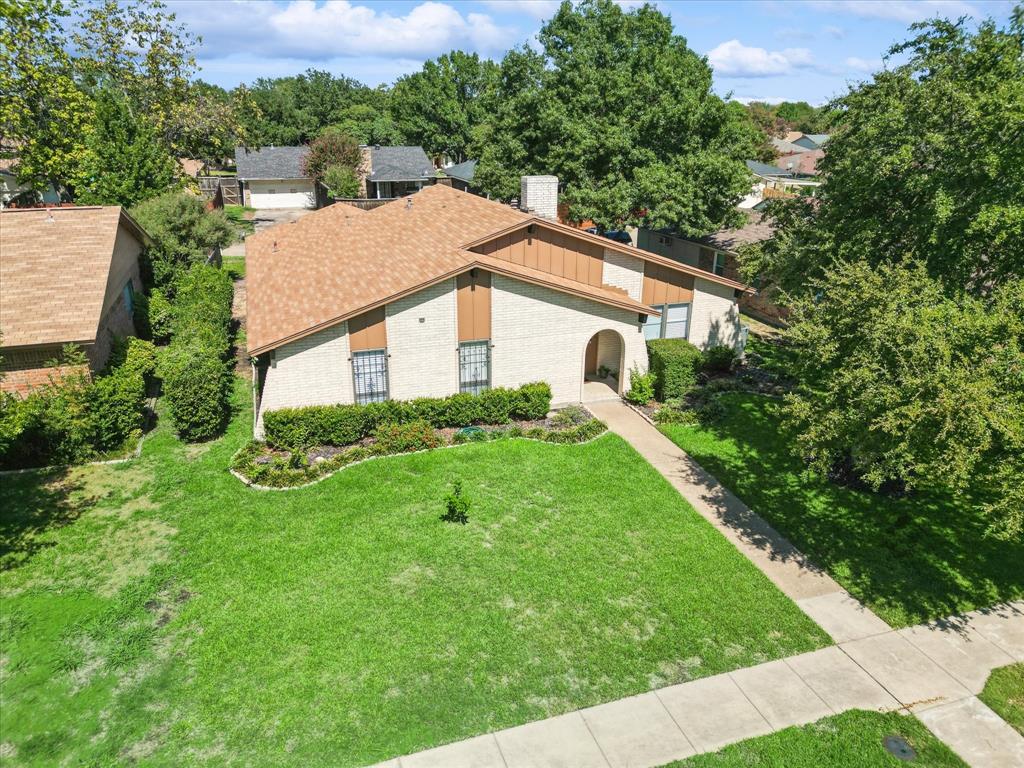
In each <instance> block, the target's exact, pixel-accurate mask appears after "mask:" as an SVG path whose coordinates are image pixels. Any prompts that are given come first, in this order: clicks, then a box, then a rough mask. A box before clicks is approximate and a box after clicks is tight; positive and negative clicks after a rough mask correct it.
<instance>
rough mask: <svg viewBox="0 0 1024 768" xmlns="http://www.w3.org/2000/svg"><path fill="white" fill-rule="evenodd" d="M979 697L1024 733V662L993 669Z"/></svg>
mask: <svg viewBox="0 0 1024 768" xmlns="http://www.w3.org/2000/svg"><path fill="white" fill-rule="evenodd" d="M978 698H980V699H981V700H982V701H983V702H985V703H986V704H988V706H989V707H991V708H992V709H993V710H994V711H995V712H996V713H997V714H998V715H999V716H1000V717H1001V718H1003V720H1005V721H1006V722H1008V723H1009V724H1010V725H1012V726H1013V727H1014V728H1016V729H1017V731H1018V732H1019V733H1020V734H1021V735H1024V663H1021V664H1010V665H1008V666H1005V667H1000V668H999V669H996V670H993V671H992V674H991V675H989V678H988V680H987V681H986V683H985V690H983V691H982V692H981V695H980V696H979V697H978Z"/></svg>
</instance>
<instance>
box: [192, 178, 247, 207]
mask: <svg viewBox="0 0 1024 768" xmlns="http://www.w3.org/2000/svg"><path fill="white" fill-rule="evenodd" d="M197 179H198V181H199V191H200V192H201V193H202V195H203V197H205V198H206V199H208V200H212V199H213V198H215V197H216V196H217V190H220V193H221V195H222V196H223V198H224V205H241V204H242V198H241V196H240V195H239V194H238V179H236V178H235V177H234V176H199V177H197Z"/></svg>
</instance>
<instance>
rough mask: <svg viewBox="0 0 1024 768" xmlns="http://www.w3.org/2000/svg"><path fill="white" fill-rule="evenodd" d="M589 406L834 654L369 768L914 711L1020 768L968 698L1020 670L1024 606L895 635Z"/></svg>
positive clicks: (656, 745)
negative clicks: (1003, 670)
mask: <svg viewBox="0 0 1024 768" xmlns="http://www.w3.org/2000/svg"><path fill="white" fill-rule="evenodd" d="M587 407H588V408H589V409H590V410H591V411H592V412H593V413H594V415H595V416H597V417H598V418H600V419H601V420H603V421H604V422H605V423H606V424H608V426H609V428H610V429H611V430H612V431H614V432H616V433H617V434H619V435H620V436H621V437H623V438H624V439H625V440H626V441H627V442H629V443H630V444H631V445H632V446H633V447H634V448H635V449H636V450H637V451H638V452H639V453H640V454H641V455H642V456H644V458H646V459H647V460H648V461H649V462H650V463H651V464H652V465H653V466H654V467H655V469H657V470H658V471H659V472H661V474H662V475H664V476H665V478H666V479H667V480H668V481H669V482H670V483H671V484H672V486H673V487H674V488H676V490H678V491H679V493H680V494H681V495H682V496H683V497H684V498H685V499H686V500H687V501H688V502H690V504H691V505H692V506H693V507H694V508H695V509H696V510H697V511H698V512H699V513H700V514H701V515H703V516H704V517H705V518H706V519H707V520H708V521H709V522H710V523H711V524H712V525H714V526H715V527H716V528H717V529H718V530H719V531H721V533H722V534H723V535H724V536H725V537H726V538H727V539H729V541H731V542H732V543H733V544H734V545H735V546H736V548H737V549H739V551H740V552H742V553H743V554H744V555H745V556H746V557H748V558H749V559H750V560H751V562H753V563H754V564H755V565H756V566H757V567H758V568H760V569H761V570H762V571H763V572H764V573H765V574H766V575H767V576H768V578H769V579H771V581H772V582H773V583H774V584H775V585H776V586H778V587H779V589H780V590H782V591H783V592H784V593H785V594H787V595H788V596H789V597H791V598H792V599H793V600H794V601H795V602H796V604H797V605H798V606H800V608H801V609H803V611H804V612H805V613H807V615H808V616H810V617H811V618H812V619H813V620H814V621H816V622H817V623H818V624H819V625H820V626H821V627H822V628H823V629H824V630H825V631H826V632H828V634H829V635H831V637H832V638H833V640H834V641H835V642H836V643H837V645H834V646H830V647H828V648H823V649H821V650H818V651H813V652H811V653H805V654H802V655H799V656H793V657H790V658H787V659H780V660H777V661H771V662H768V663H765V664H760V665H757V666H754V667H748V668H746V669H741V670H736V671H734V672H729V673H726V674H722V675H716V676H714V677H708V678H703V679H701V680H695V681H693V682H689V683H682V684H680V685H675V686H670V687H668V688H661V689H659V690H656V691H649V692H647V693H643V694H640V695H637V696H631V697H629V698H626V699H621V700H619V701H613V702H609V703H607V704H601V705H599V706H596V707H591V708H590V709H584V710H580V711H577V712H571V713H569V714H565V715H559V716H557V717H553V718H549V719H547V720H540V721H537V722H533V723H527V724H526V725H521V726H518V727H515V728H509V729H506V730H503V731H498V732H496V733H492V734H487V735H484V736H478V737H476V738H473V739H469V740H467V741H462V742H456V743H454V744H449V745H446V746H443V747H438V748H436V749H431V750H427V751H425V752H419V753H416V754H413V755H408V756H405V757H401V758H394V759H392V760H389V761H387V762H384V763H380V764H379V766H380V768H385V767H386V768H461V767H466V768H470V767H472V768H590V767H591V766H593V767H594V768H618V767H619V766H622V767H623V768H627V767H628V768H654V767H655V766H661V765H664V764H665V763H668V762H670V761H672V760H679V759H682V758H686V757H689V756H691V755H694V754H698V753H702V752H712V751H715V750H718V749H721V748H722V747H724V746H726V745H728V744H732V743H735V742H737V741H742V740H743V739H748V738H751V737H754V736H759V735H762V734H766V733H771V732H772V731H776V730H779V729H782V728H787V727H789V726H792V725H800V724H804V723H810V722H813V721H815V720H818V719H820V718H822V717H826V716H828V715H832V714H839V713H841V712H845V711H846V710H849V709H867V710H877V711H890V710H903V711H906V712H913V713H914V714H916V715H917V716H918V717H919V718H920V719H921V720H922V722H924V723H925V724H926V725H927V726H928V727H929V728H931V729H932V730H933V731H934V732H935V733H936V735H937V736H938V737H939V738H940V739H942V740H943V741H945V742H946V743H947V744H948V745H949V746H950V747H951V748H952V749H953V750H954V751H956V752H957V753H958V754H959V755H960V756H961V757H962V758H963V759H964V760H965V761H966V762H967V763H968V764H969V765H971V766H972V767H973V768H1011V767H1014V768H1020V766H1024V739H1022V738H1021V736H1020V734H1018V733H1017V732H1016V731H1014V730H1013V729H1012V728H1010V726H1008V725H1007V724H1006V723H1005V722H1003V721H1002V720H1001V719H1000V718H999V717H998V716H996V715H995V713H993V712H992V711H991V710H989V709H988V707H986V706H985V705H984V704H982V703H981V702H980V701H979V700H978V699H977V698H976V694H977V693H979V692H980V691H981V689H982V687H984V684H985V680H986V679H987V678H988V675H989V673H990V672H991V671H992V670H993V669H994V668H996V667H1000V666H1003V665H1005V664H1011V663H1013V662H1014V661H1024V601H1022V602H1018V603H1012V604H1008V605H1004V606H997V607H996V608H993V609H988V610H984V611H974V612H972V613H969V614H966V615H964V616H958V617H952V618H949V619H944V620H942V621H937V622H933V623H930V624H924V625H919V626H916V627H910V628H907V629H902V630H898V631H897V630H893V629H892V628H890V627H889V625H888V624H886V623H885V622H884V621H882V620H881V619H880V618H878V616H876V615H875V614H874V613H872V612H871V611H869V610H868V609H867V608H865V607H864V606H863V605H861V604H860V603H859V602H858V601H857V600H855V599H854V598H853V597H851V596H850V595H849V594H848V593H847V592H846V591H844V590H843V589H842V587H840V586H839V584H837V583H836V582H835V581H834V580H833V579H832V578H831V577H830V576H828V574H826V573H824V572H823V571H822V570H821V569H819V568H817V567H816V566H814V564H813V563H811V562H810V561H809V560H808V559H807V558H806V557H805V556H804V555H802V554H801V553H800V552H799V551H798V550H797V549H796V548H795V547H794V546H793V545H792V544H791V543H790V542H789V541H787V540H786V539H785V538H784V537H782V536H781V535H780V534H779V533H778V532H777V531H776V530H775V529H774V528H772V527H771V526H770V525H768V523H767V522H766V521H764V520H763V519H762V518H760V517H759V516H758V515H756V514H755V513H754V512H753V511H751V510H750V509H749V508H748V507H747V506H746V505H745V504H743V502H741V501H740V500H739V499H738V498H736V496H734V495H733V494H732V493H730V492H729V491H728V490H727V489H726V488H724V487H722V486H721V484H719V483H718V481H717V480H715V479H714V478H713V477H712V476H711V475H709V474H708V473H707V472H705V471H704V470H703V469H702V468H701V467H700V466H699V465H698V464H697V463H696V462H694V461H693V460H692V459H691V458H690V457H689V456H687V455H686V454H685V453H684V452H683V451H682V450H680V449H679V448H678V447H677V446H676V445H675V444H674V443H673V442H672V441H670V440H669V439H668V438H666V437H665V436H664V435H662V434H661V433H660V432H658V430H657V429H655V428H654V427H653V426H652V425H651V424H650V423H649V422H648V421H647V420H646V419H644V418H642V417H641V416H640V415H639V414H637V413H636V412H635V411H633V410H632V409H630V408H628V407H626V406H625V405H623V404H622V403H621V402H619V401H614V402H613V401H609V402H593V403H588V404H587Z"/></svg>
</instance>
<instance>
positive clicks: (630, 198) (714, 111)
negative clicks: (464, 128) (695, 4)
mask: <svg viewBox="0 0 1024 768" xmlns="http://www.w3.org/2000/svg"><path fill="white" fill-rule="evenodd" d="M538 41H539V43H540V46H541V49H542V51H541V52H535V51H533V50H531V49H529V48H523V49H520V50H515V51H512V52H510V53H509V54H508V55H507V56H506V57H505V59H504V60H503V62H502V65H501V73H500V77H499V81H498V85H497V87H496V88H495V90H494V92H493V93H492V94H491V98H490V99H489V100H488V101H489V103H488V108H487V110H486V114H488V115H489V116H491V118H490V124H489V125H487V126H485V127H484V128H483V129H482V131H481V141H480V144H481V145H482V146H483V152H482V155H481V158H480V166H479V168H478V170H477V174H478V176H479V178H480V182H481V183H482V184H483V186H484V188H485V189H486V190H487V191H488V192H490V193H491V194H493V195H495V196H498V197H510V196H512V195H513V194H515V192H516V190H517V187H518V178H519V176H520V175H521V174H523V173H552V174H555V175H557V176H558V177H559V178H560V179H561V180H562V181H563V182H564V184H565V192H564V199H565V200H566V202H568V203H569V213H570V215H571V216H572V217H573V218H575V219H591V220H593V221H594V222H595V223H596V224H597V225H598V226H601V227H605V228H611V227H615V226H621V225H622V224H624V223H627V222H628V223H644V224H647V225H649V226H652V227H666V226H668V227H674V228H676V229H678V230H679V231H681V232H683V233H686V234H690V235H694V234H705V233H707V232H708V231H711V230H714V229H717V228H718V227H721V226H723V225H728V224H733V223H736V222H737V219H738V215H737V213H736V210H735V207H734V206H735V203H736V201H737V200H738V199H739V198H740V197H741V196H742V195H743V194H744V193H745V192H746V191H748V189H749V186H750V181H749V174H748V172H747V169H746V167H745V166H744V164H743V161H744V159H746V158H749V157H752V156H753V155H754V154H755V152H756V147H757V145H758V143H759V142H760V137H759V136H758V134H757V131H756V129H755V128H754V126H753V124H752V123H751V122H750V121H749V120H746V119H743V118H742V117H741V116H740V115H738V114H737V112H736V111H734V110H733V109H730V108H729V107H728V106H727V105H726V104H725V103H724V102H723V101H722V99H720V98H719V97H718V96H716V95H715V94H714V93H712V91H711V70H710V68H709V67H708V65H707V63H706V61H705V60H704V59H702V58H701V57H700V56H698V55H697V54H696V53H694V52H693V51H692V50H690V48H688V47H687V45H686V40H685V39H683V38H682V37H680V36H678V35H676V34H674V33H673V31H672V23H671V20H670V19H669V18H668V17H667V16H665V15H664V14H662V13H660V12H659V11H657V10H656V9H654V8H653V7H651V6H646V5H645V6H643V7H640V8H638V9H636V10H632V11H629V12H625V11H623V10H622V9H621V8H620V7H619V6H618V5H617V4H615V3H613V2H611V0H584V2H582V3H579V4H578V5H577V6H575V7H573V6H572V5H571V4H569V3H563V4H562V6H561V7H560V8H559V10H558V11H557V12H556V13H555V15H554V16H553V17H552V18H551V19H550V20H549V21H548V22H547V23H546V24H545V25H544V26H543V27H542V28H541V30H540V33H539V34H538Z"/></svg>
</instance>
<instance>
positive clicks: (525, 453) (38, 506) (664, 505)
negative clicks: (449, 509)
mask: <svg viewBox="0 0 1024 768" xmlns="http://www.w3.org/2000/svg"><path fill="white" fill-rule="evenodd" d="M247 397H248V391H247V388H246V384H245V383H243V382H241V381H240V382H239V384H238V387H237V391H236V399H237V402H238V404H239V407H238V412H237V413H236V415H235V417H234V419H233V421H232V423H231V426H230V427H229V430H228V432H227V434H226V435H225V436H224V437H223V438H221V439H219V440H216V441H213V442H210V443H207V444H201V445H191V446H189V445H183V444H181V443H180V442H178V441H177V440H176V439H175V437H174V436H173V434H172V433H171V432H170V430H169V429H168V428H167V426H166V424H162V425H160V426H159V427H158V428H157V430H156V431H155V432H154V433H153V434H152V436H151V437H149V438H148V439H147V441H146V443H145V447H144V451H143V456H142V458H141V459H140V460H138V461H136V462H134V463H132V464H127V465H120V466H113V467H112V466H108V467H89V468H83V469H78V470H74V471H71V472H66V473H60V474H57V475H51V476H48V477H46V478H40V477H38V476H32V475H23V476H19V477H16V478H5V479H4V482H3V484H2V488H0V509H2V510H3V512H2V520H3V523H2V533H3V544H4V547H5V549H4V551H3V554H2V558H3V559H2V564H3V567H4V568H5V571H4V577H3V585H2V586H3V608H4V610H3V612H2V613H3V616H2V622H0V632H2V635H0V639H2V643H3V653H4V662H3V666H2V669H3V679H2V693H3V736H2V739H3V746H2V749H3V752H4V755H5V764H10V765H54V764H58V763H64V764H90V765H91V764H98V765H107V764H112V763H118V762H125V763H137V764H140V765H176V766H178V765H218V766H220V765H274V766H282V765H283V766H287V765H296V766H299V765H301V766H308V765H327V764H329V765H356V764H365V763H369V762H374V761H375V760H379V759H383V758H386V757H390V756H394V755H397V754H402V753H407V752H412V751H416V750H419V749H422V748H426V747H429V746H433V745H437V744H440V743H444V742H449V741H454V740H458V739H461V738H465V737H468V736H471V735H474V734H476V733H480V732H484V731H490V730H494V729H497V728H502V727H506V726H510V725H514V724H518V723H522V722H526V721H529V720H533V719H537V718H543V717H546V716H549V715H553V714H557V713H560V712H564V711H567V710H571V709H576V708H579V707H583V706H587V705H590V704H595V703H597V702H601V701H606V700H610V699H614V698H617V697H621V696H625V695H628V694H632V693H636V692H639V691H643V690H647V689H650V688H653V687H657V686H661V685H667V684H670V683H674V682H677V681H681V680H686V679H689V678H695V677H701V676H704V675H710V674H715V673H718V672H722V671H724V670H728V669H734V668H739V667H744V666H748V665H750V664H754V663H757V662H760V661H764V660H767V659H772V658H777V657H781V656H788V655H791V654H794V653H799V652H802V651H807V650H810V649H813V648H816V647H820V646H821V645H823V644H825V643H826V642H827V638H826V637H825V636H824V635H823V633H822V632H821V630H820V629H819V628H818V627H816V626H815V625H814V624H812V623H811V622H810V620H809V619H808V618H807V617H805V616H804V615H803V613H802V612H800V611H799V610H798V609H797V608H796V606H795V605H794V604H793V603H792V602H790V601H789V600H788V599H787V598H785V597H784V596H783V595H782V594H781V593H780V592H778V591H777V590H776V589H775V588H774V587H773V586H772V585H771V584H770V583H769V582H768V581H767V579H766V578H765V577H764V576H763V575H762V574H761V573H760V572H759V571H757V570H756V569H755V568H754V567H753V566H752V565H751V564H750V563H749V562H748V561H747V560H746V559H745V558H743V557H742V556H741V555H739V554H738V553H737V552H736V551H735V550H734V549H733V548H732V547H731V546H730V545H729V544H728V543H727V542H726V541H725V540H724V539H723V538H722V537H721V536H720V535H719V534H717V533H716V532H715V531H714V530H713V529H712V528H711V527H710V526H709V525H708V524H707V523H706V522H705V521H704V520H703V519H702V518H701V517H699V516H698V515H697V514H696V513H695V512H694V511H693V510H692V509H691V508H689V507H688V505H687V504H686V503H685V502H684V501H683V500H682V499H681V498H680V497H679V496H678V495H677V494H676V493H675V492H674V491H673V490H672V489H671V487H670V486H669V485H668V484H667V483H666V482H665V481H664V480H663V479H662V478H661V477H660V475H658V474H657V473H656V472H655V471H654V470H653V469H652V468H651V467H650V466H649V465H648V464H647V463H646V462H644V461H643V460H642V458H641V457H640V456H638V455H637V454H636V453H635V452H634V451H633V450H632V449H631V448H629V446H628V445H627V444H625V443H624V442H623V441H621V440H620V439H618V438H617V437H615V436H611V435H609V436H606V437H603V438H600V439H598V440H596V441H594V442H593V443H590V444H587V445H582V446H559V445H547V444H540V443H534V442H526V441H508V442H502V443H500V444H495V443H486V444H478V445H468V446H465V447H460V448H457V449H451V450H439V451H435V452H431V453H425V454H416V455H408V456H403V457H395V458H389V459H385V460H381V461H375V462H369V463H367V464H363V465H359V466H357V467H353V468H350V469H347V470H346V471H344V472H341V473H339V474H338V475H335V476H333V477H331V478H329V479H328V480H326V481H324V482H322V483H320V484H318V485H316V486H313V487H310V488H307V489H302V490H296V491H288V492H276V493H275V492H259V491H254V490H251V489H248V488H246V487H244V486H243V485H241V484H240V483H239V482H238V481H237V480H235V479H234V478H233V477H231V475H230V474H228V472H227V469H226V468H227V466H228V464H229V460H230V458H231V456H232V454H234V452H235V451H236V450H237V449H238V448H239V447H240V446H241V445H242V444H244V442H245V441H246V440H247V439H248V437H249V433H250V429H251V412H250V411H249V410H248V409H247V408H246V407H245V406H244V405H242V404H244V403H245V402H246V401H247ZM456 479H461V480H462V481H463V483H464V487H465V490H466V491H467V492H468V494H469V496H470V497H471V499H472V502H473V505H472V508H471V510H470V513H469V516H470V522H469V524H468V525H465V526H461V525H452V524H446V523H442V522H441V521H440V520H439V517H440V514H441V511H442V504H443V497H444V495H445V493H446V492H447V491H448V490H449V488H450V485H451V483H452V481H454V480H456ZM7 758H9V762H8V760H7Z"/></svg>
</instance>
